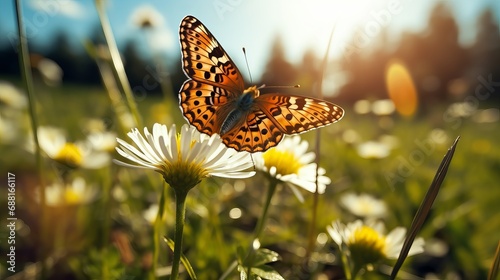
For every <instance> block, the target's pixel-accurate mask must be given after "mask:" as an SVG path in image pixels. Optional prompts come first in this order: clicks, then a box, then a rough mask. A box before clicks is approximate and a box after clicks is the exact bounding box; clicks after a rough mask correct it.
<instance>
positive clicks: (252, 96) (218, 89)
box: [179, 16, 344, 152]
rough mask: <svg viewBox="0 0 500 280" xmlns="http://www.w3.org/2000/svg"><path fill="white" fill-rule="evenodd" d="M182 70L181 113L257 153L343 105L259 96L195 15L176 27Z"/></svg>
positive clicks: (326, 120)
mask: <svg viewBox="0 0 500 280" xmlns="http://www.w3.org/2000/svg"><path fill="white" fill-rule="evenodd" d="M179 36H180V42H181V51H182V57H183V60H182V62H183V69H184V72H185V73H186V75H187V76H188V77H189V79H188V80H187V81H185V82H184V84H183V85H182V88H181V90H180V93H179V97H180V98H179V104H180V107H181V109H182V111H183V115H184V117H185V118H186V119H187V120H188V122H189V123H190V124H191V125H193V126H195V127H196V128H197V129H198V130H199V131H200V132H202V133H206V134H209V135H212V134H214V133H217V134H219V135H220V136H221V138H222V140H223V142H224V144H225V145H226V146H228V147H231V148H234V149H236V150H238V151H248V152H260V151H265V150H267V149H269V148H271V147H274V146H276V145H277V144H278V143H279V142H280V141H281V140H282V139H283V136H284V134H296V133H302V132H305V131H308V130H311V129H314V128H318V127H322V126H325V125H328V124H331V123H334V122H336V121H338V120H340V119H341V118H342V116H343V115H344V110H343V109H342V108H341V107H340V106H338V105H335V104H333V103H330V102H327V101H323V100H319V99H315V98H310V97H302V96H291V95H284V94H274V93H269V94H263V95H260V92H259V89H258V88H257V87H256V86H251V87H248V88H245V84H244V82H243V76H242V75H241V74H240V72H239V70H238V68H237V67H236V65H235V64H234V63H233V62H232V60H231V59H230V58H229V56H228V55H227V53H226V52H225V51H224V49H223V48H222V46H221V45H220V44H219V42H217V40H216V39H215V37H214V36H213V35H212V34H211V33H210V31H208V29H207V28H206V27H205V26H204V25H203V24H202V23H201V22H200V21H199V20H198V19H196V18H195V17H193V16H186V17H185V18H184V19H183V20H182V22H181V26H180V30H179Z"/></svg>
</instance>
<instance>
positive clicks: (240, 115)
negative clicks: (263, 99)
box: [218, 87, 259, 135]
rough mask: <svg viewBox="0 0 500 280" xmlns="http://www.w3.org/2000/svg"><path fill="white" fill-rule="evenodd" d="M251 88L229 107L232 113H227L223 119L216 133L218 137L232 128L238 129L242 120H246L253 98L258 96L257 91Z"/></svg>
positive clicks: (252, 104) (252, 105)
mask: <svg viewBox="0 0 500 280" xmlns="http://www.w3.org/2000/svg"><path fill="white" fill-rule="evenodd" d="M253 88H255V87H251V88H249V89H247V90H245V91H244V92H243V94H242V95H240V96H238V97H237V100H236V101H235V103H236V104H235V105H234V106H231V107H232V108H234V109H232V111H230V112H229V114H228V115H227V117H226V118H225V119H224V121H223V122H222V125H221V129H220V131H219V132H218V133H219V135H225V134H226V133H228V132H229V131H231V130H232V129H233V128H235V127H238V126H239V124H240V123H241V121H242V120H245V119H246V118H247V115H248V113H249V112H250V111H251V110H252V108H253V107H254V105H255V103H254V100H255V96H258V94H259V93H258V90H257V89H253Z"/></svg>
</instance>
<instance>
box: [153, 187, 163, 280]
mask: <svg viewBox="0 0 500 280" xmlns="http://www.w3.org/2000/svg"><path fill="white" fill-rule="evenodd" d="M166 195H167V188H166V185H165V184H163V186H162V192H161V197H160V202H159V204H158V214H157V215H156V220H155V223H154V227H153V246H154V248H153V266H152V268H151V272H150V273H149V279H150V280H154V279H156V269H157V267H158V258H159V256H160V239H161V234H160V230H161V227H162V221H163V213H165V199H166Z"/></svg>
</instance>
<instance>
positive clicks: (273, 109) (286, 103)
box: [255, 94, 344, 134]
mask: <svg viewBox="0 0 500 280" xmlns="http://www.w3.org/2000/svg"><path fill="white" fill-rule="evenodd" d="M255 101H256V105H257V106H258V107H259V109H260V110H262V112H263V113H264V114H265V115H266V116H267V117H268V118H269V119H270V120H272V122H273V123H274V124H275V125H276V127H278V129H279V130H280V131H281V132H282V133H284V134H296V133H302V132H306V131H308V130H311V129H315V128H319V127H323V126H326V125H329V124H332V123H335V122H337V121H339V120H340V119H342V117H343V116H344V109H342V108H341V107H340V106H338V105H336V104H333V103H330V102H328V101H324V100H320V99H316V98H311V97H302V96H291V95H283V94H263V95H260V96H259V97H258V98H257V99H256V100H255Z"/></svg>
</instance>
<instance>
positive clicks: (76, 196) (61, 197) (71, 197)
mask: <svg viewBox="0 0 500 280" xmlns="http://www.w3.org/2000/svg"><path fill="white" fill-rule="evenodd" d="M38 197H39V196H37V198H38ZM45 197H46V203H47V205H48V206H60V205H83V204H88V203H90V202H92V201H93V200H94V199H95V198H96V197H97V190H96V189H95V188H93V187H91V186H89V185H87V183H86V182H85V180H84V179H83V178H81V177H77V178H75V179H74V180H73V181H72V182H70V183H68V184H67V185H64V184H60V183H54V184H52V185H49V186H47V187H46V188H45Z"/></svg>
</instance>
